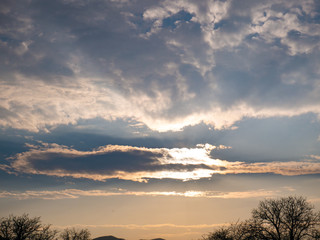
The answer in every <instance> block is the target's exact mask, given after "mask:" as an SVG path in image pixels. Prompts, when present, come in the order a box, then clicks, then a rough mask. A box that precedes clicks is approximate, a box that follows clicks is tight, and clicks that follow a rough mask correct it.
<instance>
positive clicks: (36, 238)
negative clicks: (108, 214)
mask: <svg viewBox="0 0 320 240" xmlns="http://www.w3.org/2000/svg"><path fill="white" fill-rule="evenodd" d="M90 239H91V238H90V232H89V231H88V230H87V229H75V228H66V229H64V230H63V231H62V232H61V233H60V234H59V232H58V231H57V230H55V229H52V228H51V225H44V224H42V223H41V220H40V217H33V218H32V217H29V215H27V214H23V215H22V216H13V215H10V216H9V217H6V218H1V220H0V240H90Z"/></svg>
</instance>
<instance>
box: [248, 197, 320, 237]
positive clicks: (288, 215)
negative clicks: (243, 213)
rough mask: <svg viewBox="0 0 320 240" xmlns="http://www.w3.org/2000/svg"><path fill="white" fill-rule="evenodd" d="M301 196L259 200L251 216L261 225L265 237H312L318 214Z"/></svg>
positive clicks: (318, 219)
mask: <svg viewBox="0 0 320 240" xmlns="http://www.w3.org/2000/svg"><path fill="white" fill-rule="evenodd" d="M313 210H314V207H313V206H312V205H311V204H310V203H308V202H307V200H306V199H305V198H303V197H292V196H290V197H285V198H280V199H268V200H264V201H261V202H260V204H259V206H258V208H256V209H254V210H253V211H252V217H253V219H255V220H256V221H257V222H259V223H260V225H261V233H262V235H263V236H264V237H265V238H266V239H272V240H287V239H288V240H300V239H312V235H313V232H314V231H315V230H316V227H317V226H319V223H320V214H319V213H315V212H314V211H313Z"/></svg>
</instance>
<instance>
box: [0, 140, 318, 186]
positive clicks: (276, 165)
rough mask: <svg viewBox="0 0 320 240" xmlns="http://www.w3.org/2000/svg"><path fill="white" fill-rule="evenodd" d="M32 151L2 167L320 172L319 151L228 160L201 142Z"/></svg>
mask: <svg viewBox="0 0 320 240" xmlns="http://www.w3.org/2000/svg"><path fill="white" fill-rule="evenodd" d="M29 147H30V150H29V151H26V152H22V153H19V154H16V155H15V156H13V157H11V158H9V159H8V160H9V161H10V162H11V163H10V166H9V165H3V166H2V167H1V168H2V170H4V171H7V172H9V173H12V172H16V173H27V174H41V175H48V176H58V177H67V176H68V177H73V178H87V179H93V180H99V181H104V180H106V179H111V178H118V179H124V180H132V181H148V179H152V178H155V179H165V178H170V179H179V180H183V181H187V180H198V179H201V178H210V177H211V176H212V175H214V174H241V173H274V174H281V175H305V174H318V173H320V163H319V161H318V160H317V158H316V156H311V158H310V159H309V160H304V161H299V162H295V161H289V162H256V163H255V162H254V163H247V162H239V161H238V162H229V161H227V160H220V159H214V158H213V157H212V155H214V152H213V154H212V153H211V151H214V150H215V149H228V147H226V146H223V145H221V146H219V147H216V146H212V145H210V144H199V145H198V146H197V147H196V148H171V149H170V148H144V147H132V146H120V145H107V146H103V147H99V148H97V149H94V150H92V151H79V150H76V149H73V148H70V147H67V146H63V145H58V144H47V143H41V145H37V146H35V145H29Z"/></svg>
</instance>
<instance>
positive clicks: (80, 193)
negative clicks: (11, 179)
mask: <svg viewBox="0 0 320 240" xmlns="http://www.w3.org/2000/svg"><path fill="white" fill-rule="evenodd" d="M277 194H279V191H271V190H263V189H258V190H254V191H244V192H220V191H186V192H176V191H171V192H165V191H162V192H161V191H158V192H157V191H151V192H136V191H126V190H121V191H117V192H110V191H104V190H79V189H65V190H57V191H25V192H12V191H3V192H0V198H9V199H20V200H24V199H45V200H59V199H68V198H80V197H109V196H150V197H157V196H167V197H187V198H223V199H242V198H261V197H271V196H274V195H277Z"/></svg>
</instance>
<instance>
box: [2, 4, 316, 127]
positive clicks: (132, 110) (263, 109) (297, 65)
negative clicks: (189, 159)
mask: <svg viewBox="0 0 320 240" xmlns="http://www.w3.org/2000/svg"><path fill="white" fill-rule="evenodd" d="M2 5H3V7H1V9H4V10H3V11H1V12H0V14H1V19H2V24H3V26H5V27H4V28H2V29H1V32H0V34H1V38H0V45H1V48H0V54H1V55H2V56H3V58H1V60H0V65H1V67H0V88H1V93H2V95H1V100H2V101H1V103H0V115H1V120H0V125H1V126H3V127H11V128H17V129H27V130H29V131H35V132H36V131H39V130H47V131H49V130H50V129H51V128H52V127H55V126H58V125H61V124H65V125H67V124H77V123H78V122H79V121H80V120H81V119H94V118H103V119H106V120H115V119H133V120H134V121H137V122H139V123H142V124H145V125H146V126H148V127H149V128H151V129H152V130H157V131H169V130H175V131H176V130H181V129H182V128H183V127H185V126H189V125H195V124H199V123H201V122H204V123H206V124H209V125H213V126H215V128H216V129H223V128H230V127H232V126H233V125H234V123H235V122H237V121H239V120H241V119H243V118H244V117H251V118H266V117H273V116H296V115H300V114H304V113H307V112H314V113H316V114H319V113H320V112H319V109H320V107H319V104H318V103H319V102H320V99H319V96H320V94H319V91H320V89H319V84H318V79H319V75H320V72H319V69H318V68H317V66H318V65H319V59H320V58H319V42H320V41H319V39H320V34H319V32H320V31H319V24H317V21H316V20H317V16H318V14H319V13H318V8H317V6H318V5H317V2H316V1H312V0H307V1H290V2H289V1H286V2H281V3H279V2H278V1H274V0H269V1H264V2H252V1H247V0H246V1H242V2H241V4H239V2H238V1H231V0H230V1H201V2H194V1H174V2H173V1H161V2H159V1H147V2H139V3H133V2H130V1H120V2H119V1H106V2H101V1H89V2H85V1H81V2H79V3H78V2H75V1H54V2H51V3H50V4H43V3H41V2H39V1H28V2H24V3H21V4H19V5H16V4H13V3H11V2H10V1H8V2H5V3H3V4H2ZM93 16H94V17H93ZM293 103H294V104H293Z"/></svg>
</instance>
